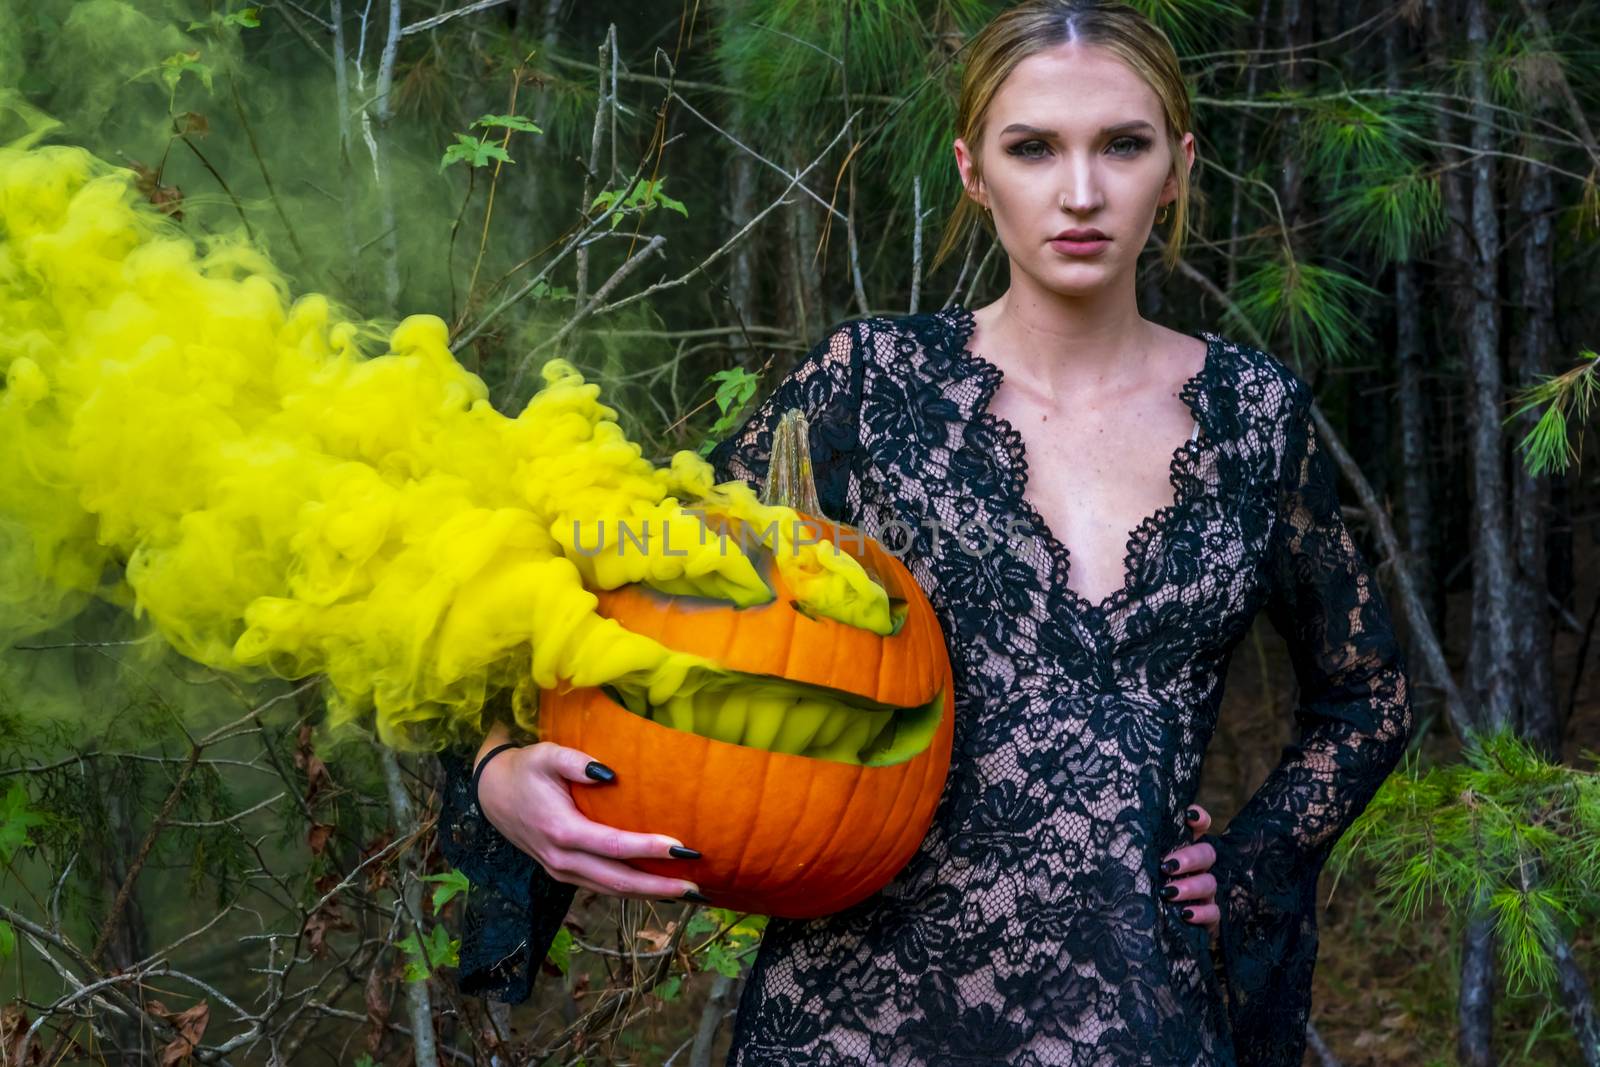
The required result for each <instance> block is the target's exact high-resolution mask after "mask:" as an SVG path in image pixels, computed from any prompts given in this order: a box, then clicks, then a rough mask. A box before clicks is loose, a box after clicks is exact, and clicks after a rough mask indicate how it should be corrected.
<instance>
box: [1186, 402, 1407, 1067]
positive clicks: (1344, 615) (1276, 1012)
mask: <svg viewBox="0 0 1600 1067" xmlns="http://www.w3.org/2000/svg"><path fill="white" fill-rule="evenodd" d="M1296 386H1297V388H1296V389H1295V390H1294V391H1293V392H1292V393H1291V397H1290V414H1289V420H1288V425H1287V440H1286V442H1285V448H1284V453H1283V466H1282V468H1281V479H1280V482H1279V494H1280V495H1279V507H1278V515H1277V520H1276V526H1275V527H1274V530H1273V534H1272V544H1271V547H1270V557H1269V560H1268V567H1269V571H1270V575H1269V581H1270V588H1271V594H1270V599H1269V600H1268V602H1267V611H1268V616H1269V618H1270V619H1271V620H1272V624H1273V626H1274V627H1275V628H1276V629H1277V631H1278V632H1279V633H1280V634H1282V635H1283V637H1284V639H1285V640H1286V641H1287V642H1288V646H1289V654H1290V658H1291V661H1292V663H1293V664H1294V672H1295V678H1296V681H1297V683H1298V685H1299V690H1300V696H1299V702H1298V707H1297V709H1296V712H1295V720H1296V724H1297V726H1298V740H1297V741H1296V742H1295V743H1293V744H1291V745H1288V746H1287V747H1286V748H1285V749H1284V752H1283V756H1282V758H1281V760H1280V761H1279V763H1278V765H1277V767H1276V768H1274V770H1273V771H1272V773H1271V774H1270V775H1268V777H1267V780H1266V781H1265V782H1264V783H1263V784H1262V786H1261V788H1260V789H1259V790H1258V791H1257V792H1256V794H1255V795H1254V796H1253V797H1251V799H1250V801H1249V803H1248V804H1246V805H1245V807H1244V809H1243V810H1242V811H1241V812H1240V813H1239V814H1238V815H1237V816H1235V817H1234V819H1233V820H1232V821H1231V822H1230V823H1229V824H1228V828H1227V831H1226V833H1224V834H1222V835H1221V836H1220V837H1219V836H1217V835H1215V834H1207V835H1206V836H1205V839H1206V840H1208V841H1210V842H1211V844H1212V845H1213V846H1215V848H1216V850H1217V863H1216V866H1215V867H1214V868H1213V873H1214V875H1215V876H1216V878H1217V881H1218V890H1217V900H1218V903H1219V904H1220V905H1221V912H1222V922H1221V927H1220V931H1219V940H1220V949H1221V969H1222V978H1223V981H1224V984H1225V985H1226V987H1227V996H1228V1014H1229V1018H1230V1023H1231V1028H1232V1030H1233V1040H1234V1045H1235V1049H1236V1052H1237V1055H1238V1063H1239V1065H1240V1067H1298V1065H1299V1063H1300V1062H1301V1058H1302V1057H1303V1055H1304V1050H1305V1044H1306V1023H1307V1020H1308V1017H1309V1014H1310V1007H1311V1003H1310V996H1311V972H1312V968H1313V967H1314V965H1315V963H1316V953H1317V913H1316V891H1317V878H1318V875H1319V874H1320V873H1321V871H1322V866H1323V863H1324V861H1325V860H1326V859H1327V856H1328V853H1329V852H1330V851H1331V850H1332V848H1333V846H1334V844H1335V842H1337V841H1338V839H1339V837H1340V836H1341V835H1342V834H1343V833H1344V831H1345V829H1346V828H1347V827H1348V826H1349V825H1350V823H1351V822H1352V821H1353V820H1354V819H1355V817H1356V816H1357V815H1358V814H1360V812H1361V810H1362V809H1363V808H1365V807H1366V805H1367V802H1368V801H1370V800H1371V799H1372V796H1373V794H1374V793H1376V792H1377V790H1378V787H1379V786H1380V785H1381V784H1382V783H1383V780H1384V779H1385V778H1386V777H1387V776H1388V774H1389V772H1390V770H1392V769H1393V768H1394V766H1395V764H1396V763H1398V762H1399V760H1400V758H1401V756H1402V755H1403V754H1404V752H1405V750H1406V745H1407V742H1408V740H1409V738H1410V735H1411V731H1412V714H1411V702H1410V696H1409V694H1408V692H1407V684H1406V673H1405V670H1406V665H1405V660H1404V657H1403V654H1402V652H1401V649H1400V647H1399V645H1398V643H1397V642H1396V639H1395V635H1394V631H1393V628H1392V626H1391V623H1390V619H1389V614H1388V610H1387V608H1386V607H1385V605H1384V600H1383V597H1382V596H1381V595H1380V593H1379V589H1378V582H1377V578H1376V575H1375V574H1374V573H1373V571H1372V569H1371V568H1370V567H1369V566H1368V565H1367V564H1366V562H1365V560H1364V559H1363V558H1362V555H1361V553H1360V551H1359V549H1358V548H1357V547H1356V545H1355V542H1354V541H1353V540H1352V539H1351V537H1350V533H1349V531H1348V530H1346V529H1345V525H1344V520H1343V518H1342V516H1341V513H1340V510H1339V499H1338V495H1337V491H1336V488H1335V486H1336V483H1335V473H1334V467H1333V464H1332V462H1331V460H1330V458H1329V455H1328V453H1327V451H1326V449H1325V447H1324V445H1323V443H1322V441H1321V439H1320V438H1319V436H1318V435H1317V432H1316V427H1315V424H1314V423H1313V422H1312V419H1311V397H1310V390H1309V388H1307V387H1306V386H1305V384H1304V383H1303V382H1299V381H1298V380H1296Z"/></svg>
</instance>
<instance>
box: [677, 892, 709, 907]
mask: <svg viewBox="0 0 1600 1067" xmlns="http://www.w3.org/2000/svg"><path fill="white" fill-rule="evenodd" d="M683 899H684V900H692V901H694V902H695V903H696V904H709V903H711V898H710V897H706V896H701V895H700V893H699V891H698V890H694V889H685V890H684V891H683Z"/></svg>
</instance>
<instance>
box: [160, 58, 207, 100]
mask: <svg viewBox="0 0 1600 1067" xmlns="http://www.w3.org/2000/svg"><path fill="white" fill-rule="evenodd" d="M185 73H191V74H196V75H199V77H200V80H201V81H202V82H204V83H205V87H206V91H207V92H210V91H211V68H210V67H208V66H206V65H205V64H204V63H202V62H200V51H199V49H195V50H194V51H192V52H174V53H173V54H172V55H170V56H168V57H167V58H166V59H163V60H162V61H161V80H162V81H164V82H166V83H167V88H168V89H169V90H175V89H177V87H178V82H179V80H180V79H181V78H182V77H183V76H184V74H185Z"/></svg>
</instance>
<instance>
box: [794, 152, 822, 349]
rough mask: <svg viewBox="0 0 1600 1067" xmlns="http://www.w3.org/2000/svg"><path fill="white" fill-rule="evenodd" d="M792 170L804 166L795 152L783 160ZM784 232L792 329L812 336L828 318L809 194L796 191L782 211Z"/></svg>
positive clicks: (820, 331)
mask: <svg viewBox="0 0 1600 1067" xmlns="http://www.w3.org/2000/svg"><path fill="white" fill-rule="evenodd" d="M785 166H786V167H787V168H788V169H789V170H790V172H791V173H796V172H798V171H800V170H801V169H803V168H804V166H805V164H804V163H802V162H800V160H799V157H798V156H793V157H791V158H789V159H786V160H785ZM784 236H785V238H786V242H785V243H786V244H787V245H788V257H787V258H788V267H789V292H790V294H791V296H792V298H793V301H794V304H793V316H794V323H793V326H794V332H795V333H796V334H797V335H799V336H800V337H803V338H807V339H812V338H816V337H818V336H820V335H821V333H822V331H823V330H824V329H826V328H827V326H828V325H829V322H830V317H829V315H828V312H827V309H826V308H825V307H824V306H823V298H822V261H821V259H820V258H818V256H817V242H818V241H819V240H821V234H819V233H818V230H817V209H816V208H815V207H814V206H813V204H812V202H811V200H810V198H809V197H804V196H799V195H796V196H795V198H794V203H793V205H791V206H790V208H789V210H788V211H787V212H785V213H784Z"/></svg>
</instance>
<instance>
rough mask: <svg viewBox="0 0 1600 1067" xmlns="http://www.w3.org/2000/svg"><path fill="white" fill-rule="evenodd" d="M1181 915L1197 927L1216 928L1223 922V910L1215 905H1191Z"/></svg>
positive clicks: (1184, 919)
mask: <svg viewBox="0 0 1600 1067" xmlns="http://www.w3.org/2000/svg"><path fill="white" fill-rule="evenodd" d="M1179 914H1180V915H1181V916H1182V917H1183V921H1184V922H1186V923H1192V924H1193V925H1195V926H1216V925H1217V924H1218V923H1219V922H1221V921H1222V910H1221V909H1220V908H1218V907H1217V906H1216V905H1215V904H1190V905H1188V906H1186V907H1185V908H1184V909H1183V911H1182V912H1180V913H1179Z"/></svg>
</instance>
